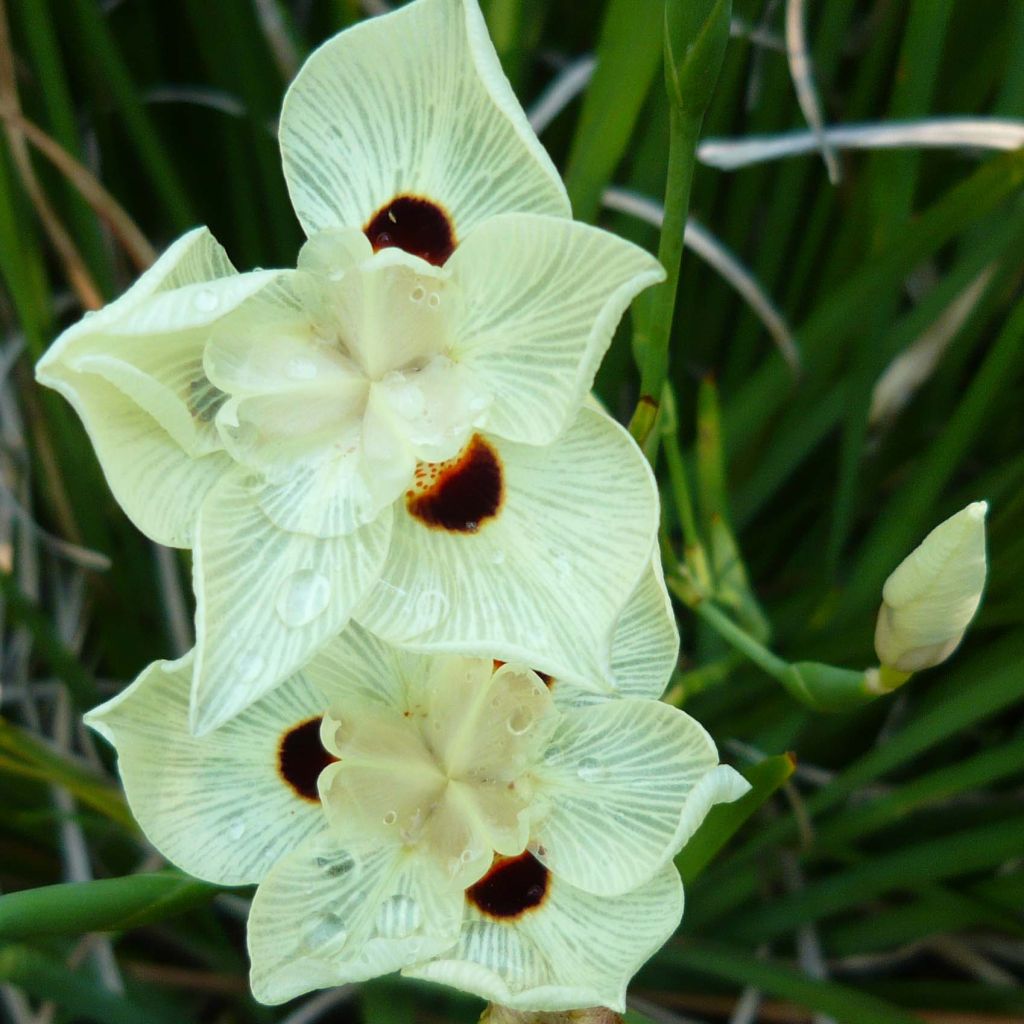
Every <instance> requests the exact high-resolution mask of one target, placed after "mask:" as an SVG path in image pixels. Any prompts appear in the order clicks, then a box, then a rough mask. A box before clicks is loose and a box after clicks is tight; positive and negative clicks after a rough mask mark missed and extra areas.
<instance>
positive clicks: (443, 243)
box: [363, 195, 455, 267]
mask: <svg viewBox="0 0 1024 1024" xmlns="http://www.w3.org/2000/svg"><path fill="white" fill-rule="evenodd" d="M363 231H364V233H365V234H366V237H367V238H368V239H369V240H370V244H371V245H372V246H373V250H374V252H378V251H379V250H381V249H388V248H391V247H392V246H394V247H396V248H398V249H404V250H405V251H406V252H408V253H411V254H412V255H413V256H419V257H420V259H423V260H426V261H427V262H428V263H432V264H433V265H434V266H435V267H440V266H443V265H444V263H445V261H446V260H447V259H448V257H449V256H451V254H452V253H453V252H454V251H455V231H454V229H453V227H452V222H451V218H450V217H449V216H448V214H447V213H446V212H445V211H444V209H443V208H442V207H441V206H440V205H438V204H437V203H435V202H433V201H432V200H430V199H426V198H424V197H423V196H414V195H401V196H396V197H395V198H394V199H392V200H391V201H390V202H388V203H385V204H384V206H382V207H381V208H380V209H379V210H378V211H377V212H376V213H375V214H374V215H373V216H372V217H371V218H370V219H369V221H367V223H366V227H365V228H363Z"/></svg>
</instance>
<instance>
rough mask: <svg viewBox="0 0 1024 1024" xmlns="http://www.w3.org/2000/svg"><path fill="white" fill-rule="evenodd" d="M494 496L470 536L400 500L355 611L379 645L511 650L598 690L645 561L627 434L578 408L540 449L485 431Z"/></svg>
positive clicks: (639, 459)
mask: <svg viewBox="0 0 1024 1024" xmlns="http://www.w3.org/2000/svg"><path fill="white" fill-rule="evenodd" d="M494 447H495V449H496V450H497V452H498V453H499V456H500V459H501V461H502V463H503V467H504V468H503V474H504V488H505V496H504V499H503V503H502V505H501V507H500V509H499V511H498V514H497V515H496V516H495V517H494V518H493V519H492V520H490V521H488V522H486V523H484V524H483V525H482V526H481V527H480V529H479V530H478V531H477V532H475V533H453V532H448V531H445V530H439V529H433V528H430V527H427V526H424V525H422V524H421V522H420V521H419V520H417V519H414V518H413V517H412V516H411V515H410V514H409V512H408V511H407V510H406V508H405V507H404V506H401V507H399V509H398V511H397V515H396V520H395V533H394V537H393V540H392V544H391V551H390V553H389V556H388V561H387V564H386V565H385V568H384V570H383V573H382V580H381V582H380V583H378V585H377V586H376V587H375V588H374V589H373V591H372V592H371V593H370V595H369V597H368V598H367V600H366V602H365V603H364V604H363V605H362V607H361V608H360V609H359V611H358V612H357V613H356V619H357V621H359V622H360V623H361V624H362V625H363V626H365V627H366V628H367V629H368V630H370V631H371V632H373V633H376V634H377V635H378V636H380V637H381V638H382V639H384V640H386V641H387V642H389V643H394V644H398V645H401V646H406V647H411V648H413V649H416V650H423V651H457V652H459V653H462V654H469V655H477V656H480V657H487V658H500V659H502V660H505V661H516V662H520V663H522V664H526V665H529V666H531V667H532V668H535V669H537V670H540V671H543V672H546V673H548V674H550V675H554V676H556V677H558V678H565V679H572V680H576V681H579V682H581V683H582V684H584V685H588V684H589V685H591V686H592V687H602V686H603V687H605V688H606V689H608V690H611V681H610V665H609V658H608V648H609V638H610V635H611V632H612V627H613V626H614V623H615V620H616V618H617V617H618V614H619V612H620V610H621V608H622V604H623V596H624V595H626V594H629V593H630V592H631V591H632V590H633V588H634V587H635V586H636V584H637V581H638V579H639V577H640V575H641V573H642V572H643V569H644V568H645V566H646V565H647V564H648V562H649V559H650V557H651V549H652V546H653V543H654V537H655V531H656V530H657V518H658V497H657V491H656V489H655V485H654V480H653V478H652V477H651V474H650V470H649V468H648V466H647V462H646V460H645V459H644V458H643V456H642V454H641V453H640V451H639V449H637V447H636V446H635V445H634V444H633V442H632V440H631V439H630V438H629V436H628V434H626V432H625V431H624V430H623V429H622V428H621V427H620V426H618V424H616V423H615V422H614V421H612V420H611V419H609V418H608V417H606V416H604V415H603V414H602V413H598V412H594V411H592V410H590V409H584V410H582V411H581V412H580V415H579V416H578V418H577V419H576V421H575V423H574V424H573V426H572V427H571V428H570V429H569V430H568V431H567V432H566V434H565V435H564V436H563V437H562V438H560V439H559V440H558V441H557V442H556V443H554V444H552V445H549V446H547V447H542V448H541V447H535V446H532V445H529V446H528V445H515V444H511V443H499V442H495V443H494Z"/></svg>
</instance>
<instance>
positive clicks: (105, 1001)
mask: <svg viewBox="0 0 1024 1024" xmlns="http://www.w3.org/2000/svg"><path fill="white" fill-rule="evenodd" d="M5 898H6V897H5ZM0 981H5V982H7V983H9V984H11V985H14V986H16V987H17V988H19V989H21V990H22V991H24V992H26V993H27V994H28V995H30V996H34V997H35V998H37V999H45V1000H49V1001H52V1002H54V1003H56V1004H57V1005H58V1006H59V1007H62V1008H63V1009H64V1010H66V1011H67V1012H68V1013H69V1014H71V1016H72V1017H73V1018H74V1019H75V1020H89V1021H97V1022H98V1024H140V1021H145V1022H146V1024H181V1020H182V1017H181V1011H180V1010H174V1011H171V1010H164V1009H161V1008H160V1007H158V1006H157V1005H156V1003H155V1001H154V1000H151V999H146V1000H145V1002H144V1003H143V1002H141V1001H136V1000H135V999H132V998H130V997H127V996H119V995H115V994H113V993H112V992H110V991H108V990H107V989H105V988H104V987H103V985H102V984H101V983H100V982H99V981H98V980H97V979H96V978H95V977H93V976H92V974H91V973H90V972H89V970H88V969H87V968H80V969H79V970H71V969H70V968H68V967H67V965H66V964H64V963H63V962H62V961H61V960H59V959H57V958H56V957H52V956H48V955H46V954H45V953H41V952H39V951H38V950H34V949H29V948H28V947H27V946H16V945H13V944H10V945H4V946H0Z"/></svg>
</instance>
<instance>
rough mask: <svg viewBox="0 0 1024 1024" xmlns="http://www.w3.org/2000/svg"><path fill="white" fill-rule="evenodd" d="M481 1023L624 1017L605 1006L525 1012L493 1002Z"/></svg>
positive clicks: (566, 1023) (591, 1023)
mask: <svg viewBox="0 0 1024 1024" xmlns="http://www.w3.org/2000/svg"><path fill="white" fill-rule="evenodd" d="M480 1024H622V1017H621V1016H620V1015H619V1014H617V1013H615V1011H614V1010H609V1009H608V1008H607V1007H604V1006H591V1007H587V1008H586V1009H582V1010H565V1011H556V1012H554V1013H549V1012H546V1011H545V1012H541V1013H529V1012H527V1013H524V1012H522V1011H521V1010H510V1009H508V1007H505V1006H499V1005H498V1004H497V1003H491V1004H489V1005H488V1007H487V1009H486V1010H484V1012H483V1015H482V1016H481V1017H480Z"/></svg>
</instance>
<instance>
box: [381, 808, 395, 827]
mask: <svg viewBox="0 0 1024 1024" xmlns="http://www.w3.org/2000/svg"><path fill="white" fill-rule="evenodd" d="M396 821H398V814H397V813H396V812H395V811H388V812H387V814H385V815H384V824H385V825H394V823H395V822H396Z"/></svg>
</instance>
